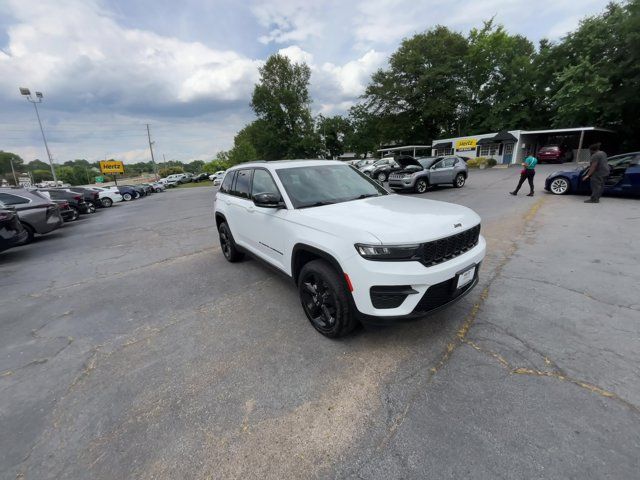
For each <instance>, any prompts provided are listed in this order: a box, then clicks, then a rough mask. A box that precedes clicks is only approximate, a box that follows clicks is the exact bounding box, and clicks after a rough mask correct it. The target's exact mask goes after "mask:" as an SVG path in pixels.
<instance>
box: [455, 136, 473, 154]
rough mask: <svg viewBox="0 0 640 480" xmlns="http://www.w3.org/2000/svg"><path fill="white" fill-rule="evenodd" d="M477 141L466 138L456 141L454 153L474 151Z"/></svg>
mask: <svg viewBox="0 0 640 480" xmlns="http://www.w3.org/2000/svg"><path fill="white" fill-rule="evenodd" d="M477 143H478V139H476V138H467V139H466V140H458V141H457V142H456V152H469V151H472V150H475V149H476V144H477Z"/></svg>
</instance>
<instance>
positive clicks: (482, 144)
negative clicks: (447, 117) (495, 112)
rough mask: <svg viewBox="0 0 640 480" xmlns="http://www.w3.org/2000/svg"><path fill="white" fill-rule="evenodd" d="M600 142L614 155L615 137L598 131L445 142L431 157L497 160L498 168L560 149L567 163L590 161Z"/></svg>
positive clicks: (546, 132)
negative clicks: (592, 148)
mask: <svg viewBox="0 0 640 480" xmlns="http://www.w3.org/2000/svg"><path fill="white" fill-rule="evenodd" d="M596 142H600V143H602V144H603V149H604V150H605V151H607V153H610V154H611V153H616V152H615V133H614V132H613V131H611V130H607V129H605V128H598V127H578V128H559V129H553V130H503V131H501V132H496V133H483V134H480V135H469V136H466V137H456V138H442V139H439V140H435V141H434V142H433V143H432V145H431V148H432V155H460V156H463V157H470V158H475V157H487V158H494V159H495V160H496V161H497V162H498V163H499V164H505V165H509V164H514V163H516V164H517V163H521V162H522V160H523V159H524V158H525V157H526V156H527V155H529V154H534V155H535V154H536V153H537V152H538V150H539V149H540V148H542V147H545V146H550V145H558V146H559V147H561V149H562V151H563V156H564V161H574V162H578V161H587V160H588V159H589V150H588V146H589V145H590V144H592V143H596Z"/></svg>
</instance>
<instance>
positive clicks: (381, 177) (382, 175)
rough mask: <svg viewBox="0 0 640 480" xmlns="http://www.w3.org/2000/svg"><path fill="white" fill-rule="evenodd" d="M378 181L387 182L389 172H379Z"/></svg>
mask: <svg viewBox="0 0 640 480" xmlns="http://www.w3.org/2000/svg"><path fill="white" fill-rule="evenodd" d="M378 181H379V182H380V183H384V182H386V181H387V174H386V173H384V172H380V173H379V174H378Z"/></svg>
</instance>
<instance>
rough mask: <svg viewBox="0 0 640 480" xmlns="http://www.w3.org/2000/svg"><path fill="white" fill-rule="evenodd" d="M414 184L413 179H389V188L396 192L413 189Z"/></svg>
mask: <svg viewBox="0 0 640 480" xmlns="http://www.w3.org/2000/svg"><path fill="white" fill-rule="evenodd" d="M414 184H415V179H414V178H400V179H393V180H392V179H389V188H393V189H396V190H408V189H410V188H413V186H414Z"/></svg>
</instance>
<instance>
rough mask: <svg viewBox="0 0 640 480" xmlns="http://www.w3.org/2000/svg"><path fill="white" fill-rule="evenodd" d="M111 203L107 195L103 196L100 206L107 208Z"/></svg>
mask: <svg viewBox="0 0 640 480" xmlns="http://www.w3.org/2000/svg"><path fill="white" fill-rule="evenodd" d="M111 205H113V200H111V199H110V198H108V197H105V198H103V199H102V206H103V207H105V208H109V207H110V206H111Z"/></svg>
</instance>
